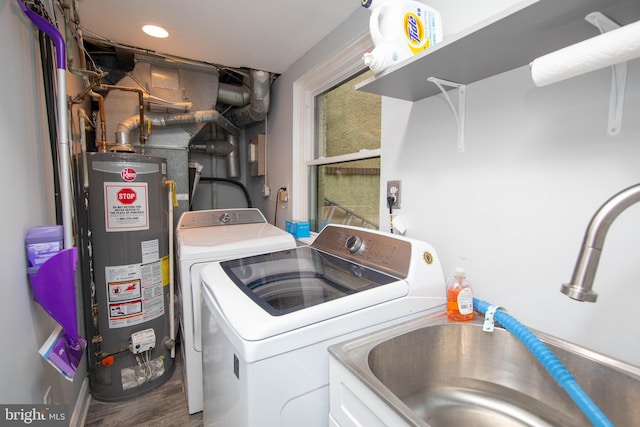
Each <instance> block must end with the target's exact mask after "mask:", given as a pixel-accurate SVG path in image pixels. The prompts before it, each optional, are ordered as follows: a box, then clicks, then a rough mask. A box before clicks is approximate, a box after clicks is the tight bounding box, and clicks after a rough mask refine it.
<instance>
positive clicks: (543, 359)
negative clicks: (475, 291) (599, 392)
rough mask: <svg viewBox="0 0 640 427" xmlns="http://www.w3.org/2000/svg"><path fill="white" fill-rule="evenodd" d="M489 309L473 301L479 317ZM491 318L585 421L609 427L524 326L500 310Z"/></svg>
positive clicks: (567, 375) (559, 365)
mask: <svg viewBox="0 0 640 427" xmlns="http://www.w3.org/2000/svg"><path fill="white" fill-rule="evenodd" d="M490 306H491V304H489V303H488V302H486V301H482V300H479V299H477V298H474V299H473V307H474V309H475V310H476V311H478V312H479V313H481V314H483V315H484V314H485V312H486V311H487V309H488V308H489V307H490ZM494 319H495V321H496V322H498V323H500V324H501V325H502V326H503V327H504V328H505V329H506V330H508V331H509V332H511V333H512V334H513V335H515V337H516V338H518V339H519V340H520V341H521V342H522V343H523V344H524V345H525V346H526V347H527V348H528V349H529V351H530V352H531V353H532V354H533V355H534V356H535V357H536V359H538V361H539V362H540V363H541V364H542V366H543V367H544V368H545V369H546V370H547V372H549V374H551V376H552V377H553V379H554V380H555V381H556V382H557V383H558V385H559V386H560V387H562V388H563V389H564V390H565V391H566V392H567V394H568V395H569V397H571V399H573V401H574V402H575V403H576V405H578V407H579V408H580V410H581V411H582V412H583V413H584V414H585V415H586V416H587V418H589V421H591V423H592V424H593V425H594V426H596V427H605V426H606V427H613V424H612V423H611V421H609V419H608V418H607V417H606V415H604V413H603V412H602V411H601V410H600V408H598V406H597V405H596V404H595V403H594V402H593V401H592V400H591V398H590V397H589V396H588V395H587V393H585V392H584V390H582V387H580V385H578V383H577V382H576V380H575V378H574V377H573V375H571V373H570V372H569V371H568V370H567V368H566V367H565V366H564V365H563V364H562V362H560V360H558V358H557V357H556V356H555V355H554V354H553V353H552V352H551V350H549V348H548V347H547V346H546V345H545V344H544V343H543V342H542V341H540V340H539V339H538V337H536V336H535V334H534V333H533V332H531V331H530V330H529V329H528V328H527V327H525V326H524V325H522V323H520V322H518V321H517V320H516V319H514V318H513V317H512V316H511V315H509V314H507V313H506V312H504V311H503V310H500V309H498V310H496V312H495V315H494Z"/></svg>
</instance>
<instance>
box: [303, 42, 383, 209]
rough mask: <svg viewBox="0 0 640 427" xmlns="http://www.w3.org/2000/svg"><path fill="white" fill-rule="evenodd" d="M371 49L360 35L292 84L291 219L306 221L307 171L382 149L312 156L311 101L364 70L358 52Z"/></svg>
mask: <svg viewBox="0 0 640 427" xmlns="http://www.w3.org/2000/svg"><path fill="white" fill-rule="evenodd" d="M372 48H373V44H372V42H371V37H370V36H369V32H368V31H367V32H364V33H362V34H361V35H360V36H358V37H356V38H355V39H354V40H353V41H352V42H351V43H349V44H347V46H345V47H344V48H343V49H342V50H341V51H340V52H338V53H337V54H335V55H333V56H332V57H330V58H328V59H327V60H326V61H323V62H322V63H321V64H319V65H318V66H316V67H314V68H312V69H311V70H309V71H308V72H306V73H305V74H304V75H303V76H302V77H300V78H299V79H298V80H296V81H295V82H294V83H293V147H292V162H293V165H292V166H293V168H292V170H293V173H292V183H291V191H292V194H296V195H297V197H295V198H294V201H293V203H292V206H291V214H292V215H293V218H310V216H309V213H310V212H309V206H310V199H309V196H310V194H312V191H313V188H312V187H311V186H312V184H311V183H310V179H309V178H310V176H311V173H310V171H311V168H312V167H314V166H318V165H326V164H332V163H340V162H346V161H352V160H363V159H370V158H374V157H382V149H381V148H377V149H374V150H360V151H358V152H355V153H349V154H342V155H339V156H332V157H316V156H315V143H316V129H315V127H316V120H315V118H316V111H315V98H316V96H318V95H321V94H323V93H324V92H326V91H328V90H330V89H331V88H333V87H335V86H336V85H339V84H340V83H342V82H344V81H345V80H348V79H349V78H351V77H353V76H355V75H356V74H358V73H359V72H361V71H362V70H364V69H365V65H364V63H363V62H362V53H363V52H365V51H366V50H370V49H372Z"/></svg>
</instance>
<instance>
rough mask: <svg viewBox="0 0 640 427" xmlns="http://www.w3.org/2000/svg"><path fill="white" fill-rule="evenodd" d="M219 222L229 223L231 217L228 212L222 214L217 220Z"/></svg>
mask: <svg viewBox="0 0 640 427" xmlns="http://www.w3.org/2000/svg"><path fill="white" fill-rule="evenodd" d="M218 219H219V220H220V222H221V223H223V224H226V223H228V222H229V221H231V215H229V213H228V212H224V213H222V215H220V218H218Z"/></svg>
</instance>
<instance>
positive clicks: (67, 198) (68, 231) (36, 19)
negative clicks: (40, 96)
mask: <svg viewBox="0 0 640 427" xmlns="http://www.w3.org/2000/svg"><path fill="white" fill-rule="evenodd" d="M17 1H18V4H19V5H20V8H21V9H22V11H23V12H24V14H25V15H26V16H27V17H28V18H29V19H30V20H31V22H33V24H34V25H35V26H36V27H38V28H39V29H41V30H42V31H43V32H44V33H46V34H47V35H48V36H49V37H51V39H52V40H53V42H54V44H55V47H56V76H57V79H56V80H57V84H58V97H57V107H58V128H59V134H58V150H59V155H60V196H61V200H62V226H63V230H64V247H65V249H68V248H72V247H73V246H74V242H73V223H72V213H71V207H72V206H73V205H72V200H71V199H72V197H71V169H70V168H71V155H70V153H69V141H68V134H69V129H68V126H67V114H66V113H67V75H66V72H67V68H66V62H67V46H66V44H65V42H64V38H63V37H62V34H60V32H59V31H58V30H57V29H56V28H55V27H54V26H53V25H52V24H51V23H50V22H49V21H47V20H46V19H44V18H43V17H42V16H40V15H38V14H37V13H35V12H34V11H32V10H31V9H29V8H28V7H27V6H25V4H24V3H23V2H22V0H17Z"/></svg>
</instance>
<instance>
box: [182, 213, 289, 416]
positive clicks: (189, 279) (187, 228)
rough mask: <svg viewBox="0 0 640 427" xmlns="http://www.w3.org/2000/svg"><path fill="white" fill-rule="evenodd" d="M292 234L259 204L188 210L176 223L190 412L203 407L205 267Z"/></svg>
mask: <svg viewBox="0 0 640 427" xmlns="http://www.w3.org/2000/svg"><path fill="white" fill-rule="evenodd" d="M295 246H296V242H295V239H294V238H293V236H292V235H291V234H289V233H287V232H285V231H284V230H281V229H279V228H277V227H275V226H273V225H271V224H269V223H267V221H266V219H265V217H264V215H262V213H261V212H260V211H259V210H258V209H213V210H202V211H191V212H185V213H184V214H182V216H181V217H180V220H179V222H178V225H177V228H176V258H177V264H178V265H177V268H178V287H177V292H176V294H177V297H178V301H179V304H178V308H177V310H178V311H179V319H180V332H181V337H182V345H181V351H182V356H183V361H184V381H185V391H186V394H187V403H188V408H189V413H190V414H194V413H196V412H200V411H202V356H201V350H202V346H201V333H200V325H201V322H200V306H201V305H200V271H201V270H202V268H203V267H204V266H205V265H207V264H208V263H210V262H213V261H220V260H225V259H231V258H238V257H243V256H249V255H256V254H261V253H267V252H273V251H278V250H282V249H289V248H293V247H295Z"/></svg>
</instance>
